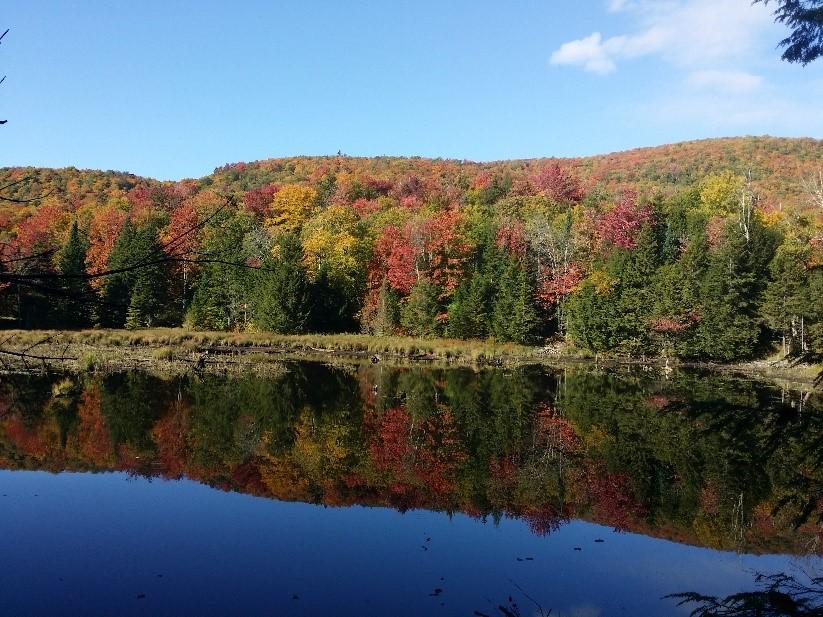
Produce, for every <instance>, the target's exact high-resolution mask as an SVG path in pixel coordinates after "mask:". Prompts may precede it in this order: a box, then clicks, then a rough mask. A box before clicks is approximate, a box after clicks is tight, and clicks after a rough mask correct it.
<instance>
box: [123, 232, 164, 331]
mask: <svg viewBox="0 0 823 617" xmlns="http://www.w3.org/2000/svg"><path fill="white" fill-rule="evenodd" d="M157 234H158V226H157V225H156V224H149V225H146V226H145V227H143V228H142V229H140V230H139V231H138V232H137V233H136V234H135V236H134V241H133V243H132V250H133V252H134V256H135V257H136V258H137V259H138V260H139V261H138V263H140V264H141V265H140V267H139V268H137V269H136V270H135V272H134V275H133V279H132V280H133V284H132V286H131V293H130V295H129V306H128V309H127V311H126V327H127V328H142V327H151V326H154V325H158V324H160V323H163V321H164V319H163V317H164V316H165V314H166V313H167V312H168V310H169V309H170V308H171V307H169V306H168V302H167V300H168V284H169V281H170V276H169V270H168V268H167V267H166V264H164V263H162V262H161V263H157V261H158V260H161V259H162V258H163V249H162V247H161V246H160V241H159V240H158V236H157Z"/></svg>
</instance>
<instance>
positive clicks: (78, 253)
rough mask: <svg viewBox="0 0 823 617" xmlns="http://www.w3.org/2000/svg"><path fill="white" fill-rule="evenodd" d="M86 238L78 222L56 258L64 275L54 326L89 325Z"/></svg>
mask: <svg viewBox="0 0 823 617" xmlns="http://www.w3.org/2000/svg"><path fill="white" fill-rule="evenodd" d="M86 249H87V246H86V241H85V238H83V236H82V235H81V233H80V229H79V227H78V226H77V221H74V223H73V224H72V226H71V231H70V232H69V237H68V238H67V239H66V243H65V244H64V245H63V248H62V250H61V251H60V253H59V255H58V258H57V267H58V270H59V271H60V274H62V275H64V276H65V277H67V278H65V279H62V281H61V285H60V288H61V289H60V297H59V299H58V301H57V325H58V326H59V327H63V328H85V327H88V326H89V325H90V324H91V306H92V301H93V298H94V292H93V291H92V289H91V285H90V284H89V280H88V279H87V278H85V274H86Z"/></svg>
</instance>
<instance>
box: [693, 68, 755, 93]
mask: <svg viewBox="0 0 823 617" xmlns="http://www.w3.org/2000/svg"><path fill="white" fill-rule="evenodd" d="M686 84H687V85H689V86H691V87H692V88H694V89H695V90H715V91H724V92H731V93H742V92H753V91H755V90H757V89H759V88H760V87H761V86H762V85H763V77H762V76H760V75H753V74H752V73H748V72H746V71H722V70H717V69H708V70H703V71H692V72H691V73H689V74H688V76H687V77H686Z"/></svg>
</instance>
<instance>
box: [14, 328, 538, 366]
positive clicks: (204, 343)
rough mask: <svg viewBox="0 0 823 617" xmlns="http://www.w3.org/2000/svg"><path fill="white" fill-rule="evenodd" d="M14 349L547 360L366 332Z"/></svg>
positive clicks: (107, 333)
mask: <svg viewBox="0 0 823 617" xmlns="http://www.w3.org/2000/svg"><path fill="white" fill-rule="evenodd" d="M5 338H9V340H10V341H11V343H12V344H13V345H14V346H15V347H21V346H24V345H31V344H33V343H36V342H38V341H42V340H45V339H49V343H48V345H49V347H53V346H54V345H55V344H63V345H65V344H69V345H73V346H74V345H82V346H87V347H90V348H92V349H111V348H124V349H125V348H135V347H137V348H150V349H152V350H154V351H153V353H152V355H153V357H154V358H155V359H156V360H163V359H172V358H174V357H175V355H176V354H180V353H191V352H203V351H205V350H213V351H216V352H217V351H223V352H228V351H231V352H236V353H243V354H244V355H245V354H247V353H254V354H260V353H263V354H271V353H281V354H284V353H292V354H305V355H310V356H313V355H339V356H351V357H370V356H377V357H379V358H380V359H381V360H382V359H384V358H386V359H388V358H401V359H410V360H430V361H435V360H436V361H442V362H448V363H461V364H502V363H510V362H523V361H535V362H539V361H540V360H541V359H543V358H545V357H546V356H547V352H546V350H545V349H544V348H542V347H528V346H524V345H516V344H513V343H497V342H496V341H494V340H491V339H489V340H470V341H464V340H457V339H425V338H413V337H400V336H369V335H364V334H306V335H278V334H272V333H270V332H261V333H255V332H196V331H192V330H185V329H182V328H152V329H146V330H103V329H94V330H79V331H44V330H37V331H33V330H28V331H27V330H18V331H8V332H6V333H5Z"/></svg>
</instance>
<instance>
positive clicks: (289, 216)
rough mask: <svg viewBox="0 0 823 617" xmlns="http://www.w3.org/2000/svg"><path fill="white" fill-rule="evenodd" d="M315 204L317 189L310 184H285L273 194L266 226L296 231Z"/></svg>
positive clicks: (289, 231)
mask: <svg viewBox="0 0 823 617" xmlns="http://www.w3.org/2000/svg"><path fill="white" fill-rule="evenodd" d="M316 206H317V191H316V190H314V189H313V188H311V187H310V186H301V185H299V184H287V185H285V186H284V187H282V188H281V189H280V190H279V191H277V194H276V195H275V196H274V199H273V200H272V204H271V216H269V217H268V218H266V227H268V228H269V229H271V230H273V231H276V232H286V233H291V232H295V231H298V230H299V229H300V228H301V227H302V226H303V223H305V222H306V220H307V219H308V218H309V216H311V214H312V211H313V210H314V209H315V207H316Z"/></svg>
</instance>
